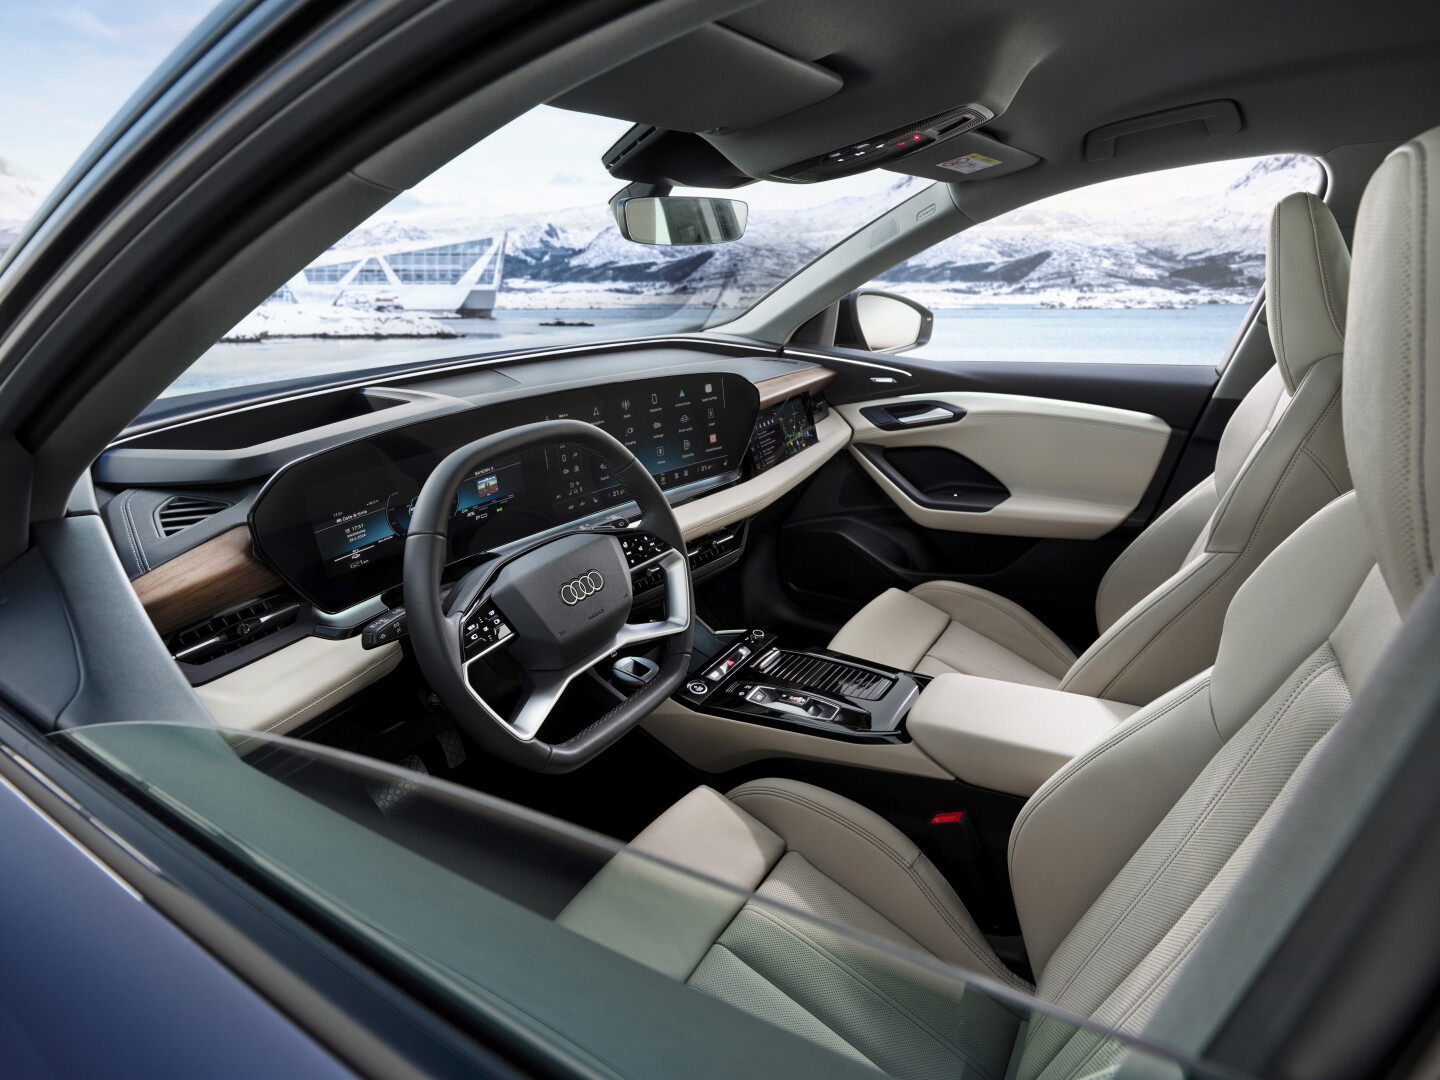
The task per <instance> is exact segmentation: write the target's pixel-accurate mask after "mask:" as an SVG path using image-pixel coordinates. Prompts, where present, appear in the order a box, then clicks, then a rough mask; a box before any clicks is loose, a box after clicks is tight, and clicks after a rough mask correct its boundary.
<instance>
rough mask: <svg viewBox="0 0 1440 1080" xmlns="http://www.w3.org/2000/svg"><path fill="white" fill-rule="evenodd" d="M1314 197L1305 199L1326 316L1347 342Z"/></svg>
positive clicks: (1336, 331) (1308, 196) (1309, 196)
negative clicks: (1337, 312)
mask: <svg viewBox="0 0 1440 1080" xmlns="http://www.w3.org/2000/svg"><path fill="white" fill-rule="evenodd" d="M1319 201H1320V200H1318V199H1317V198H1315V196H1314V195H1307V196H1306V197H1305V209H1306V211H1307V212H1308V213H1309V214H1310V239H1311V240H1313V241H1314V242H1315V261H1316V262H1318V263H1319V264H1320V291H1321V293H1323V294H1324V298H1325V314H1326V315H1327V316H1329V318H1330V327H1331V329H1333V330H1334V331H1335V334H1336V336H1338V337H1339V338H1340V340H1341V341H1342V342H1343V341H1344V340H1345V328H1344V327H1343V326H1341V325H1340V323H1339V321H1338V320H1337V319H1336V317H1335V307H1336V305H1335V297H1334V294H1333V290H1332V289H1331V286H1330V268H1329V264H1328V263H1327V262H1326V261H1325V245H1324V244H1322V243H1321V242H1320V223H1319V222H1318V221H1316V220H1315V204H1316V203H1317V202H1319Z"/></svg>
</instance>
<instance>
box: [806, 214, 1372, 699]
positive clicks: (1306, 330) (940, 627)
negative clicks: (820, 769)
mask: <svg viewBox="0 0 1440 1080" xmlns="http://www.w3.org/2000/svg"><path fill="white" fill-rule="evenodd" d="M1266 268H1267V273H1266V309H1267V311H1268V312H1269V313H1270V315H1269V318H1270V333H1271V338H1272V341H1273V343H1274V348H1275V353H1276V357H1277V360H1278V362H1277V365H1276V367H1275V368H1273V369H1271V371H1270V372H1268V373H1267V374H1266V375H1265V376H1264V377H1263V378H1262V379H1261V380H1260V381H1259V382H1258V383H1257V384H1256V385H1255V386H1254V387H1253V388H1252V389H1251V390H1250V392H1249V393H1248V394H1247V395H1246V396H1245V398H1244V400H1243V401H1241V403H1240V405H1239V407H1238V408H1237V409H1236V411H1235V413H1234V415H1233V416H1232V417H1231V419H1230V422H1229V423H1228V424H1227V425H1226V428H1225V431H1224V434H1223V435H1222V436H1221V440H1220V448H1219V451H1218V453H1217V457H1216V464H1215V472H1214V473H1213V474H1212V475H1211V476H1209V477H1207V478H1206V479H1205V480H1203V481H1201V482H1200V483H1199V484H1198V485H1197V486H1196V487H1195V488H1194V489H1192V490H1191V491H1189V492H1187V493H1186V494H1185V495H1184V496H1182V497H1181V498H1180V499H1179V500H1178V501H1177V502H1176V503H1175V504H1174V505H1173V506H1171V507H1170V508H1169V509H1168V510H1167V511H1166V512H1165V513H1164V514H1162V515H1161V516H1160V517H1159V518H1157V519H1156V520H1155V522H1154V523H1153V524H1151V525H1150V527H1149V528H1147V529H1146V530H1145V531H1144V532H1142V533H1141V534H1140V535H1139V536H1138V537H1136V539H1135V540H1134V542H1133V543H1131V544H1130V546H1129V547H1128V548H1126V550H1125V551H1124V552H1122V553H1121V555H1120V557H1119V558H1118V559H1116V560H1115V563H1114V565H1112V566H1111V568H1110V570H1109V572H1108V573H1107V574H1106V575H1105V578H1104V580H1103V581H1102V582H1101V583H1100V589H1099V593H1098V595H1097V597H1096V602H1095V614H1096V622H1097V624H1098V626H1099V628H1100V631H1101V633H1100V637H1099V638H1098V639H1097V640H1096V641H1095V642H1094V644H1092V645H1091V646H1090V648H1088V649H1086V650H1085V652H1084V653H1083V654H1082V655H1081V656H1080V657H1078V658H1076V657H1075V656H1074V655H1073V654H1072V653H1071V652H1070V650H1069V649H1068V648H1067V647H1066V646H1065V645H1064V644H1063V643H1062V642H1060V641H1059V639H1058V638H1056V636H1055V635H1054V634H1053V633H1051V632H1050V631H1049V630H1048V629H1047V628H1046V627H1045V626H1044V625H1043V624H1042V623H1041V622H1040V620H1038V619H1036V618H1035V617H1034V616H1033V615H1031V614H1030V613H1029V612H1027V611H1025V610H1024V609H1023V608H1021V607H1020V606H1019V605H1017V604H1015V603H1013V602H1011V601H1009V600H1006V599H1004V598H1003V597H1000V596H997V595H996V594H994V593H991V592H987V591H986V590H984V589H978V588H975V587H973V586H968V585H958V584H956V583H954V582H941V581H936V582H927V583H925V584H923V585H920V586H917V587H916V588H915V589H912V590H911V591H910V592H909V593H908V594H907V593H903V592H901V591H899V590H898V589H890V590H887V591H886V592H885V593H882V594H881V595H880V596H879V597H877V598H876V599H875V600H873V601H871V603H869V604H868V605H866V606H865V607H864V608H862V609H861V610H860V611H859V612H858V613H857V614H856V615H855V616H854V617H853V618H852V619H851V620H850V621H849V622H848V623H846V624H845V626H844V627H842V628H841V630H840V632H839V633H838V634H836V635H835V637H834V639H833V640H832V641H831V642H830V647H831V648H832V649H835V650H837V651H839V652H845V653H850V654H851V655H854V656H860V657H863V658H865V659H869V660H874V661H876V662H879V663H885V664H890V665H892V666H895V667H900V668H905V669H908V670H912V671H919V672H923V673H925V674H929V675H937V674H943V673H944V672H947V671H958V672H962V673H964V674H967V675H979V676H982V677H985V678H996V679H1008V680H1010V681H1012V682H1023V683H1030V684H1032V685H1036V686H1050V687H1058V688H1060V689H1062V690H1068V691H1071V692H1073V693H1077V694H1087V695H1090V696H1093V697H1103V698H1108V699H1110V700H1112V701H1124V702H1129V703H1130V704H1136V705H1138V704H1144V703H1145V702H1147V701H1151V700H1153V699H1154V698H1155V697H1157V696H1158V695H1160V694H1162V693H1165V692H1166V691H1167V690H1170V689H1172V688H1173V687H1175V686H1178V685H1179V684H1180V683H1182V682H1184V681H1185V680H1186V679H1188V678H1190V677H1191V676H1192V675H1194V674H1195V673H1196V672H1198V671H1201V670H1203V669H1204V668H1206V667H1208V666H1209V665H1210V664H1211V663H1212V662H1213V661H1214V659H1215V650H1216V648H1217V646H1218V644H1219V640H1220V629H1221V624H1222V622H1223V620H1224V617H1225V610H1226V608H1227V607H1228V606H1229V604H1230V600H1231V598H1232V597H1233V596H1234V595H1235V592H1236V590H1237V589H1239V587H1240V585H1241V584H1242V583H1243V582H1244V581H1245V579H1246V578H1247V577H1249V575H1250V574H1251V573H1252V572H1253V571H1254V570H1255V568H1256V567H1257V566H1259V565H1260V563H1261V562H1262V561H1263V560H1264V559H1265V557H1266V556H1267V555H1269V554H1270V552H1271V551H1273V550H1274V549H1275V547H1276V545H1277V544H1279V543H1280V541H1282V540H1284V539H1285V537H1287V536H1289V535H1290V533H1292V532H1293V531H1294V530H1295V529H1296V527H1298V526H1299V525H1300V523H1301V522H1303V521H1304V520H1305V519H1306V518H1308V517H1310V515H1312V514H1313V513H1315V511H1317V510H1319V509H1320V508H1321V507H1322V506H1324V505H1325V504H1326V503H1328V502H1329V501H1330V500H1332V499H1334V498H1335V497H1337V496H1338V495H1341V494H1343V493H1344V492H1346V491H1348V490H1349V489H1350V486H1351V481H1350V470H1349V465H1348V462H1347V461H1346V457H1345V445H1344V439H1343V437H1342V418H1341V403H1340V380H1341V361H1340V349H1341V346H1342V344H1343V334H1344V327H1345V296H1346V290H1347V288H1348V285H1349V278H1350V256H1349V252H1348V251H1347V249H1346V247H1345V243H1344V240H1343V239H1342V238H1341V236H1340V230H1339V228H1338V227H1337V226H1336V224H1335V219H1334V217H1333V216H1332V215H1331V214H1330V211H1329V210H1328V209H1327V208H1326V206H1325V204H1324V203H1322V202H1321V201H1320V200H1319V199H1317V198H1315V196H1313V195H1309V194H1305V193H1297V194H1295V195H1291V196H1288V197H1287V198H1285V199H1283V200H1281V202H1280V203H1278V204H1277V205H1276V207H1275V209H1274V211H1273V212H1272V214H1271V225H1270V234H1269V246H1268V249H1267V253H1266ZM922 605H923V607H922ZM925 607H928V608H930V609H931V610H929V611H928V612H927V611H926V610H924V608H925ZM1000 612H1003V613H1004V617H1003V619H1002V618H998V617H997V614H998V613H1000ZM932 631H933V632H932Z"/></svg>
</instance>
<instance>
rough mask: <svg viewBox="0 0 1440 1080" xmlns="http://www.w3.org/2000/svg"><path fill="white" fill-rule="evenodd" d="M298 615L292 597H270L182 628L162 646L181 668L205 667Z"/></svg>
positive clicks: (263, 597) (276, 595) (289, 621)
mask: <svg viewBox="0 0 1440 1080" xmlns="http://www.w3.org/2000/svg"><path fill="white" fill-rule="evenodd" d="M299 613H300V605H299V603H298V602H296V600H295V599H294V598H293V597H292V596H290V595H288V594H286V593H273V594H271V595H270V596H262V597H261V598H260V599H258V600H251V601H250V602H249V603H248V604H242V605H241V606H240V607H235V608H231V609H230V610H229V611H222V612H221V613H220V614H219V615H215V616H212V617H211V618H209V619H206V620H205V621H204V622H202V623H196V624H195V625H194V626H190V627H186V628H185V629H184V630H180V631H178V632H177V633H175V634H172V635H171V637H170V639H169V641H167V642H166V644H167V645H168V646H169V648H170V655H171V656H173V657H174V658H175V659H176V660H178V661H179V662H180V663H182V664H189V665H191V666H197V665H200V664H208V663H209V662H210V661H212V660H218V659H219V658H220V657H222V656H224V655H225V654H226V653H232V652H234V651H235V650H236V649H241V648H244V647H245V646H246V645H250V644H252V643H254V642H256V641H259V640H260V639H261V638H263V637H268V636H270V635H271V634H273V633H275V631H277V630H280V629H283V628H284V627H286V626H289V625H290V624H291V623H293V622H294V621H295V618H296V616H297V615H299Z"/></svg>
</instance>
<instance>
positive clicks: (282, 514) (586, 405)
mask: <svg viewBox="0 0 1440 1080" xmlns="http://www.w3.org/2000/svg"><path fill="white" fill-rule="evenodd" d="M758 405H759V394H758V392H757V391H756V389H755V387H754V384H753V383H751V382H750V381H749V380H747V379H745V378H743V377H741V376H739V375H736V374H733V373H728V372H712V373H698V374H683V375H670V376H661V377H655V378H648V379H635V380H631V381H625V382H615V383H609V384H606V385H604V386H599V387H589V388H586V389H583V390H567V391H559V392H555V393H550V394H544V395H540V396H536V397H529V398H524V399H520V400H515V401H510V402H506V403H504V404H497V405H486V406H479V407H476V408H473V409H469V410H466V411H463V412H459V413H452V414H448V415H444V416H439V417H434V418H431V419H426V420H422V421H419V422H416V423H412V424H408V425H405V426H401V427H396V428H393V429H390V430H386V431H381V432H378V433H375V434H371V435H368V436H366V437H364V438H360V439H356V440H354V441H352V442H349V443H346V444H344V445H341V446H337V447H334V448H331V449H328V450H324V451H321V452H319V453H317V454H313V455H311V456H309V457H305V458H302V459H300V460H298V461H295V462H292V463H291V464H289V465H287V466H285V467H284V468H283V469H281V470H280V471H279V472H277V473H276V474H275V475H274V476H273V477H272V478H271V480H270V481H269V482H268V483H267V484H266V485H265V487H264V489H263V490H262V491H261V492H260V494H259V495H258V496H257V498H256V500H255V503H254V505H253V507H252V509H251V512H250V526H251V532H252V535H253V537H254V541H255V546H256V549H257V551H258V552H259V553H260V554H261V555H262V557H263V558H264V559H265V560H266V561H267V562H268V563H270V565H271V566H273V567H274V568H275V570H276V571H277V572H278V573H279V574H280V575H281V577H283V578H284V579H285V580H286V581H287V582H288V583H289V584H290V585H291V586H292V587H293V588H295V589H296V590H297V591H298V592H300V593H301V594H302V595H303V596H305V597H306V598H307V599H309V600H310V601H311V602H312V603H313V604H315V606H316V607H318V608H320V609H321V610H322V611H326V612H330V613H336V612H340V611H343V610H345V609H347V608H350V607H353V606H355V605H356V604H359V603H363V602H364V601H366V600H368V599H369V598H371V597H373V596H375V595H377V594H379V593H381V592H384V591H386V590H388V589H391V588H394V587H395V586H398V585H399V584H400V583H401V580H402V564H403V558H404V546H405V545H404V538H405V535H406V531H407V529H408V527H409V522H410V513H411V511H412V509H413V506H414V502H415V499H416V497H417V496H418V494H419V492H420V488H421V486H422V485H423V484H424V482H425V479H426V477H428V476H429V474H430V472H431V471H432V470H433V469H434V468H435V466H436V465H437V464H438V463H439V462H440V460H441V459H442V458H444V457H445V456H446V455H447V454H449V453H450V452H451V451H453V450H456V449H458V448H459V447H461V446H464V445H466V444H467V443H470V442H473V441H474V440H476V439H479V438H482V437H484V436H485V435H488V434H491V433H493V432H496V431H502V430H506V429H509V428H513V427H518V426H520V425H523V424H527V423H534V422H536V421H541V420H555V419H579V420H584V421H586V422H589V423H592V424H594V425H596V426H597V427H600V428H603V429H604V430H605V431H607V432H609V433H610V434H611V435H613V436H614V437H615V438H616V439H618V440H619V441H620V442H621V443H623V444H624V445H625V446H626V448H627V449H629V450H630V452H631V453H632V454H634V455H635V457H636V458H637V459H638V460H639V461H640V462H641V463H642V464H643V465H644V466H645V467H646V469H647V470H648V471H649V472H650V474H651V475H652V476H654V477H655V479H656V482H657V483H658V484H659V486H660V487H661V488H662V489H663V490H665V492H666V494H667V497H668V498H669V499H670V501H671V502H672V503H677V504H678V503H681V502H684V501H686V500H687V499H690V498H694V497H696V496H699V495H703V494H705V493H707V492H710V491H713V490H715V489H717V488H720V487H724V486H727V485H729V484H732V483H735V482H736V481H738V480H739V479H741V477H742V476H743V475H745V474H746V472H747V470H748V472H749V473H751V474H753V473H756V472H760V471H764V470H765V469H767V468H771V467H773V466H774V465H776V464H778V463H779V462H781V461H783V460H785V459H786V458H788V457H790V456H791V455H793V454H795V453H798V452H800V451H801V450H803V449H805V448H806V447H808V446H811V445H813V444H814V443H815V441H816V435H815V427H814V418H813V416H812V414H811V411H810V405H809V403H808V401H807V400H806V399H805V398H804V397H802V396H796V397H792V398H790V399H788V400H786V401H784V402H781V403H780V404H778V405H775V406H772V407H770V408H767V409H765V410H763V411H762V410H760V409H759V408H758ZM630 502H631V499H630V494H629V492H627V491H626V490H625V489H624V487H622V486H621V485H620V484H619V483H617V482H616V480H615V478H614V476H613V474H612V472H611V470H610V464H609V463H608V462H605V461H603V460H601V459H599V458H598V457H596V456H595V455H594V454H591V453H589V452H588V451H585V450H582V449H580V448H579V447H575V446H568V445H565V444H556V445H553V446H546V447H543V448H537V449H536V450H533V451H531V452H528V453H526V454H523V455H520V456H512V457H509V458H506V459H504V460H498V461H494V462H487V463H485V464H484V465H483V466H482V467H481V468H479V469H477V470H476V471H475V472H474V473H473V474H471V475H470V476H469V477H467V478H466V479H465V480H464V481H463V482H462V483H461V485H460V489H459V491H458V492H457V493H456V496H455V499H454V502H453V503H452V508H451V516H450V525H449V549H450V550H449V559H450V561H451V562H452V563H453V562H458V561H462V560H466V559H471V558H473V557H476V556H480V555H483V554H484V553H485V552H488V551H491V550H493V549H496V548H500V547H504V546H506V545H508V544H512V543H516V542H518V541H523V540H525V539H527V538H530V537H535V536H538V535H540V534H543V533H545V532H547V531H549V530H552V529H558V528H561V527H564V526H570V525H574V524H577V523H580V522H583V521H585V520H586V519H587V518H596V519H597V520H598V519H605V518H609V517H614V516H618V515H619V514H620V513H621V511H622V508H624V507H625V506H626V505H627V504H629V503H630Z"/></svg>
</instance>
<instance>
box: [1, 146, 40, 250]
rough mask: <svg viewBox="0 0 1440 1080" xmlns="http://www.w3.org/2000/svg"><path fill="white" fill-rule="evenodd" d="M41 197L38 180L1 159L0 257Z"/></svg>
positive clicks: (33, 210) (37, 205)
mask: <svg viewBox="0 0 1440 1080" xmlns="http://www.w3.org/2000/svg"><path fill="white" fill-rule="evenodd" d="M44 197H45V191H44V185H43V184H42V183H41V182H40V181H38V180H36V179H35V178H34V177H31V176H26V175H24V174H23V173H21V172H19V171H18V170H16V169H14V168H13V167H12V166H11V165H10V164H9V163H8V162H7V161H6V160H5V159H4V158H0V255H3V254H5V252H6V250H7V249H8V248H9V247H10V245H11V244H13V243H14V242H15V238H16V237H17V236H19V235H20V226H22V225H24V224H25V222H27V221H29V220H30V215H31V214H33V213H34V212H35V211H36V209H37V208H38V207H39V206H40V200H41V199H43V198H44Z"/></svg>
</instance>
